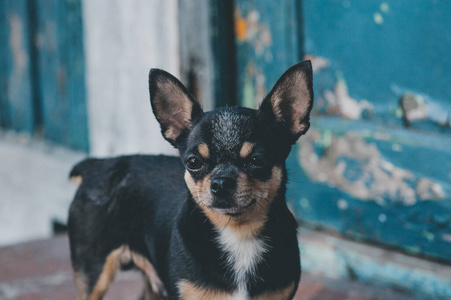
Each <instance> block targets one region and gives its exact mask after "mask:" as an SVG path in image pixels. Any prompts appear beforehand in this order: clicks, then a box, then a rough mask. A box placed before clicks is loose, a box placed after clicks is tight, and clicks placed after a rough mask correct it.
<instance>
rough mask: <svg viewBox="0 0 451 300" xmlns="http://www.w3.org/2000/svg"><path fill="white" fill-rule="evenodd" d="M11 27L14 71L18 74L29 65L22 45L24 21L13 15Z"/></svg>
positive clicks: (10, 22)
mask: <svg viewBox="0 0 451 300" xmlns="http://www.w3.org/2000/svg"><path fill="white" fill-rule="evenodd" d="M9 26H10V30H11V32H10V40H9V43H10V46H11V49H12V52H13V55H14V69H15V71H16V72H18V73H20V72H23V69H24V68H25V66H26V64H27V59H28V58H27V55H26V52H25V49H24V45H23V43H22V41H23V39H24V38H23V36H22V32H23V29H22V26H23V25H22V21H21V19H20V17H19V16H18V15H17V14H11V15H10V16H9Z"/></svg>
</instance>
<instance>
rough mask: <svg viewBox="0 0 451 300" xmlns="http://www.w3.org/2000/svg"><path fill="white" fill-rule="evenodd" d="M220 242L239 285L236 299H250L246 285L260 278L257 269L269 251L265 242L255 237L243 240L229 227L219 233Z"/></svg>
mask: <svg viewBox="0 0 451 300" xmlns="http://www.w3.org/2000/svg"><path fill="white" fill-rule="evenodd" d="M218 242H219V244H220V246H221V247H222V249H224V250H225V251H226V253H227V254H228V255H227V257H226V259H227V264H228V265H229V266H231V267H232V269H233V272H234V278H235V282H236V284H237V285H238V290H237V291H236V292H235V294H234V295H235V296H234V299H240V300H241V299H248V298H249V297H248V293H247V289H246V283H247V282H248V281H249V279H250V278H254V277H255V276H258V274H257V272H256V267H257V264H258V263H259V262H260V261H261V260H262V259H263V254H264V253H265V252H266V250H267V249H266V244H265V242H264V241H263V240H262V239H257V238H254V237H247V238H243V237H242V236H241V235H240V234H239V233H238V232H236V231H234V230H233V229H230V228H227V227H226V228H224V229H222V230H221V231H220V232H219V236H218Z"/></svg>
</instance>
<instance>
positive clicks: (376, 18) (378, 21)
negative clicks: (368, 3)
mask: <svg viewBox="0 0 451 300" xmlns="http://www.w3.org/2000/svg"><path fill="white" fill-rule="evenodd" d="M373 20H374V23H376V24H377V25H382V24H383V23H384V17H382V15H381V14H380V13H379V12H376V13H374V15H373Z"/></svg>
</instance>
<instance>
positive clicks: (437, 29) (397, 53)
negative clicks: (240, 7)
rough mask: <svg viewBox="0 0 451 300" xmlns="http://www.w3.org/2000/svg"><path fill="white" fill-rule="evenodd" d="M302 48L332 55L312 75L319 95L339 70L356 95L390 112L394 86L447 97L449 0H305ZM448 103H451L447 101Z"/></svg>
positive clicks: (450, 91)
mask: <svg viewBox="0 0 451 300" xmlns="http://www.w3.org/2000/svg"><path fill="white" fill-rule="evenodd" d="M302 3H303V11H304V12H305V13H304V14H303V17H304V36H305V52H306V54H312V55H315V56H321V57H324V58H326V59H328V60H329V61H330V67H329V68H326V69H324V70H322V71H320V72H318V74H317V77H316V78H315V79H316V80H315V91H316V95H317V98H321V97H323V92H324V90H327V89H331V86H332V85H333V84H334V83H335V82H336V80H337V79H336V78H337V73H339V74H340V76H342V77H343V78H344V80H345V81H346V83H347V85H348V87H349V93H350V95H351V96H352V97H353V98H356V99H367V100H369V101H370V102H371V103H372V104H373V105H374V106H375V114H377V115H380V116H381V117H382V118H387V117H388V116H390V113H389V112H388V108H389V106H397V103H398V97H399V94H397V93H396V90H397V87H402V88H404V89H408V90H414V91H417V92H421V93H423V94H425V95H428V96H429V97H430V98H431V99H432V100H434V101H435V102H437V103H438V104H439V105H446V104H449V101H450V100H451V85H450V84H449V83H450V82H451V72H449V70H450V69H451V55H450V51H451V50H450V49H451V31H450V30H449V28H450V27H451V2H450V1H435V0H426V1H422V0H414V1H412V0H385V1H383V0H369V1H358V0H340V1H338V0H304V1H302ZM447 108H448V109H449V106H448V107H447Z"/></svg>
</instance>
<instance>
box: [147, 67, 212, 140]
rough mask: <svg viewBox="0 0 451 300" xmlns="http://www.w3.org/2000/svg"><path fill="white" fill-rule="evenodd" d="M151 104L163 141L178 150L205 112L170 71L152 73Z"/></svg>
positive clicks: (154, 70) (150, 84) (150, 75)
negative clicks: (181, 142)
mask: <svg viewBox="0 0 451 300" xmlns="http://www.w3.org/2000/svg"><path fill="white" fill-rule="evenodd" d="M149 92H150V103H151V105H152V110H153V113H154V114H155V117H156V118H157V120H158V122H159V123H160V126H161V133H162V134H163V137H164V138H165V139H166V140H167V141H168V142H169V143H171V144H172V145H173V146H174V147H176V148H178V146H179V144H180V141H181V140H182V139H183V138H184V137H186V136H187V134H188V133H189V131H190V130H191V128H192V126H193V125H195V124H196V123H197V122H198V121H199V120H200V119H201V118H202V116H203V114H204V112H203V111H202V108H201V106H200V104H199V102H197V100H196V99H194V97H193V96H192V95H191V94H190V93H189V92H188V90H187V89H186V88H185V86H184V85H183V84H182V83H181V82H180V81H179V80H178V79H177V78H175V77H174V76H172V75H171V74H169V73H168V72H166V71H163V70H159V69H151V70H150V72H149Z"/></svg>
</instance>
